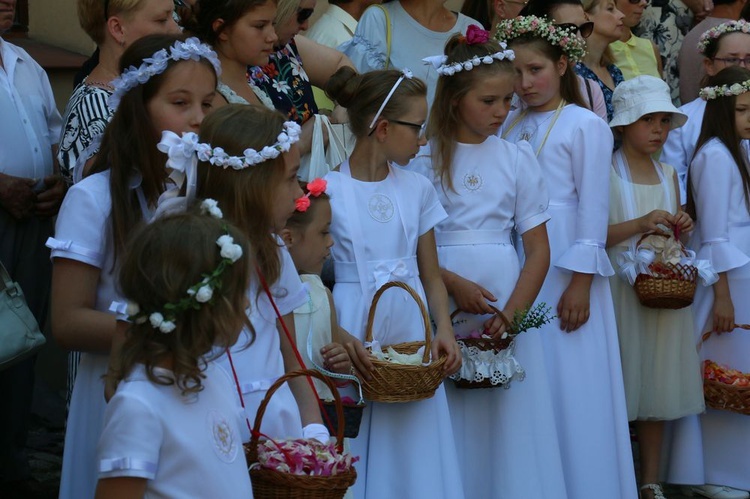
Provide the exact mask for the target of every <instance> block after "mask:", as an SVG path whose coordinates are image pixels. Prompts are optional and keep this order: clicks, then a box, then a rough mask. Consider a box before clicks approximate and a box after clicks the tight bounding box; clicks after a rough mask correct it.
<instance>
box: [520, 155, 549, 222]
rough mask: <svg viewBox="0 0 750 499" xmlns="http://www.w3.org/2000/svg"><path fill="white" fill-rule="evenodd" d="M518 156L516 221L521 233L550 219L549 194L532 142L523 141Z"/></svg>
mask: <svg viewBox="0 0 750 499" xmlns="http://www.w3.org/2000/svg"><path fill="white" fill-rule="evenodd" d="M516 145H517V146H518V149H517V150H518V156H517V157H516V207H515V222H516V227H517V230H518V233H519V234H523V233H525V232H526V231H528V230H530V229H533V228H534V227H537V226H539V225H541V224H543V223H545V222H546V221H547V220H549V219H550V216H549V214H548V213H547V206H548V205H549V194H548V193H547V184H546V183H545V182H544V178H543V177H542V168H541V166H539V162H538V161H537V159H536V156H535V155H534V151H533V150H532V149H531V144H529V143H528V142H526V141H521V142H519V143H518V144H516Z"/></svg>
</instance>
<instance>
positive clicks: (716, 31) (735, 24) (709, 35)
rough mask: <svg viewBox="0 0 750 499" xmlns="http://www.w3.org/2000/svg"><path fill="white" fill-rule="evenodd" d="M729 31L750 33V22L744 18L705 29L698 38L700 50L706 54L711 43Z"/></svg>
mask: <svg viewBox="0 0 750 499" xmlns="http://www.w3.org/2000/svg"><path fill="white" fill-rule="evenodd" d="M729 33H747V34H750V23H749V22H747V21H744V20H742V19H740V20H739V21H728V22H725V23H721V24H719V25H718V26H714V27H713V28H711V29H709V30H708V31H705V32H704V33H703V34H702V35H701V37H700V38H699V39H698V52H699V53H700V54H702V55H706V49H707V48H708V46H709V45H711V43H713V42H714V41H715V40H717V39H719V38H720V37H721V36H723V35H726V34H729Z"/></svg>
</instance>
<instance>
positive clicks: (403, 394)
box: [361, 281, 445, 402]
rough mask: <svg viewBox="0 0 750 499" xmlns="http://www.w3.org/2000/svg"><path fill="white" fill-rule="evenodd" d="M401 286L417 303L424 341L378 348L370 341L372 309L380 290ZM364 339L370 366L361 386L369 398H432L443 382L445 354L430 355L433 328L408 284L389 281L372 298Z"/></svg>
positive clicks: (417, 296)
mask: <svg viewBox="0 0 750 499" xmlns="http://www.w3.org/2000/svg"><path fill="white" fill-rule="evenodd" d="M394 287H396V288H401V289H403V290H404V291H406V292H407V293H409V295H410V296H411V297H412V298H413V299H414V301H415V302H417V305H419V310H420V312H421V313H422V320H423V323H424V336H425V340H424V341H411V342H407V343H397V344H395V345H390V346H385V347H382V349H381V348H380V346H379V344H378V343H377V342H373V337H372V328H373V323H374V320H375V309H376V308H377V305H378V300H380V297H381V296H382V295H383V293H384V292H385V291H386V290H388V289H390V288H394ZM365 342H366V344H368V345H371V346H370V347H368V348H369V349H370V354H371V356H372V357H371V359H370V361H371V362H372V365H373V368H372V369H371V371H370V379H365V378H364V377H363V378H361V382H362V389H363V390H364V392H365V397H366V398H367V399H368V400H372V401H375V402H412V401H415V400H423V399H427V398H430V397H432V396H433V395H434V394H435V390H437V387H438V386H440V383H442V382H443V377H444V376H443V364H445V357H440V358H439V359H431V358H430V346H431V345H432V328H431V327H430V319H429V317H428V315H427V308H425V306H424V303H423V302H422V299H421V298H420V297H419V295H418V294H417V292H416V291H414V290H413V289H412V288H411V287H410V286H409V285H408V284H406V283H403V282H399V281H391V282H387V283H385V284H384V285H383V286H382V287H381V288H380V289H378V291H377V292H376V293H375V296H374V297H373V299H372V305H371V306H370V313H369V315H368V317H367V328H366V330H365Z"/></svg>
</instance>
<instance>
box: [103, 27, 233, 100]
mask: <svg viewBox="0 0 750 499" xmlns="http://www.w3.org/2000/svg"><path fill="white" fill-rule="evenodd" d="M200 59H206V60H207V61H208V62H210V63H211V65H212V66H213V67H214V71H216V76H217V77H218V76H219V75H220V74H221V63H220V62H219V58H218V56H217V55H216V52H214V51H213V50H212V49H211V47H209V46H208V45H206V44H205V43H201V42H200V40H198V39H197V38H195V37H190V38H188V39H187V40H185V41H184V42H183V41H177V42H175V43H174V44H173V45H172V46H171V47H169V50H167V49H161V50H159V51H158V52H156V53H155V54H154V55H152V56H151V57H147V58H145V59H143V64H141V65H140V66H139V67H137V68H136V67H135V66H130V67H129V68H128V69H126V70H125V71H123V72H122V74H121V75H120V76H118V77H117V78H115V80H114V81H113V82H112V86H113V87H114V89H115V90H114V92H113V93H112V95H110V96H109V99H108V100H107V106H109V108H110V109H111V110H112V111H115V110H116V109H117V106H119V105H120V100H122V97H123V96H124V95H125V94H126V93H128V92H129V91H130V90H132V89H133V88H135V87H137V86H138V85H143V84H144V83H146V82H147V81H148V80H150V79H151V78H152V77H154V76H156V75H158V74H161V73H163V72H164V71H166V70H167V67H168V66H169V61H199V60H200Z"/></svg>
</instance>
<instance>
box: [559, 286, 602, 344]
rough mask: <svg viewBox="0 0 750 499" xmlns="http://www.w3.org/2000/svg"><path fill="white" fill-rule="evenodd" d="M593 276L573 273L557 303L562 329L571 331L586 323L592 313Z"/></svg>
mask: <svg viewBox="0 0 750 499" xmlns="http://www.w3.org/2000/svg"><path fill="white" fill-rule="evenodd" d="M592 280H593V276H592V275H590V274H579V273H576V274H573V278H572V279H571V281H570V284H568V287H567V288H566V289H565V292H563V294H562V296H561V297H560V302H559V303H558V304H557V316H558V317H559V318H560V329H561V330H563V331H567V332H568V333H570V332H571V331H575V330H576V329H578V328H579V327H581V326H583V325H584V324H586V322H587V321H588V320H589V313H590V309H589V307H590V296H589V294H590V292H591V281H592Z"/></svg>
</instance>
